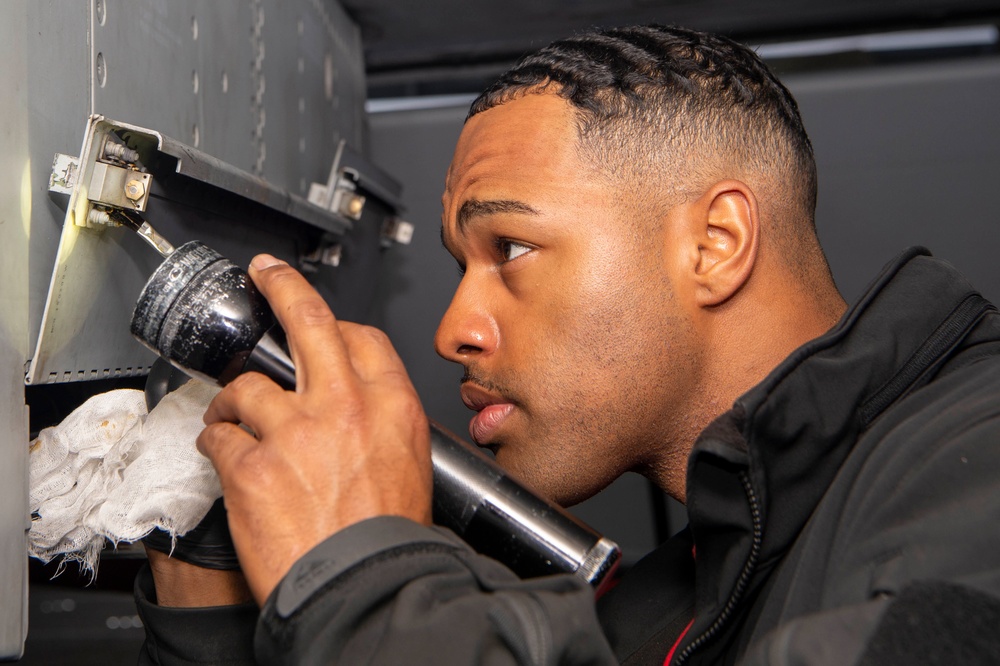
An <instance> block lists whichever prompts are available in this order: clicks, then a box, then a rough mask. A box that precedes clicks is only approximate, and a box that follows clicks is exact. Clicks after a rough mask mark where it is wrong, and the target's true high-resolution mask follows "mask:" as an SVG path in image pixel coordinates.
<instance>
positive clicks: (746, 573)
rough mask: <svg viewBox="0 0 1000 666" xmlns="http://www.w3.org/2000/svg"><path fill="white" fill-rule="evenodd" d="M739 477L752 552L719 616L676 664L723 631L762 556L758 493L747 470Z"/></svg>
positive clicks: (679, 664)
mask: <svg viewBox="0 0 1000 666" xmlns="http://www.w3.org/2000/svg"><path fill="white" fill-rule="evenodd" d="M739 479H740V483H742V484H743V492H745V493H746V496H747V501H748V502H749V503H750V518H751V520H752V521H753V540H752V541H751V544H750V554H749V555H747V559H746V562H744V563H743V570H742V571H740V577H739V578H738V579H737V580H736V586H735V587H734V588H733V591H732V593H731V594H730V595H729V600H728V601H726V605H725V606H724V607H723V608H722V612H721V613H719V616H718V617H717V618H715V621H714V622H712V624H711V626H709V628H708V629H706V630H705V631H704V632H703V633H702V634H701V635H700V636H698V637H697V638H696V639H694V640H693V641H691V643H689V644H688V646H687V647H686V648H684V651H683V652H681V653H680V655H679V656H678V657H677V661H676V662H674V666H682V665H683V664H684V663H685V662H686V661H687V660H688V659H690V658H691V655H693V654H694V653H695V652H696V651H697V650H699V649H701V648H702V647H703V646H704V645H706V644H707V643H708V642H709V641H711V640H712V639H713V638H715V637H716V636H717V635H718V634H719V633H720V632H721V631H722V629H723V628H724V627H725V625H726V623H727V622H728V621H729V619H730V618H731V617H732V615H733V612H734V611H735V610H736V606H737V605H738V604H739V603H740V599H742V598H743V593H744V592H745V591H746V588H747V584H749V582H750V577H751V576H753V573H754V569H756V568H757V560H758V558H759V557H760V546H761V542H762V541H763V534H764V526H763V524H762V520H761V515H760V503H759V501H758V500H757V493H756V492H754V489H753V485H752V484H751V483H750V476H749V474H747V472H745V471H744V472H740V473H739Z"/></svg>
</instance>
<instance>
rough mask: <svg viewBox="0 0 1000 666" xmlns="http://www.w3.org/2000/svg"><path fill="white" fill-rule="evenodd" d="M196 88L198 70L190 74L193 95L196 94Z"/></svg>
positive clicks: (197, 84)
mask: <svg viewBox="0 0 1000 666" xmlns="http://www.w3.org/2000/svg"><path fill="white" fill-rule="evenodd" d="M198 88H199V83H198V70H194V71H193V72H191V89H192V90H193V91H194V94H195V95H197V94H198Z"/></svg>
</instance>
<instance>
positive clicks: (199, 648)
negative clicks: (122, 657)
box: [135, 564, 259, 666]
mask: <svg viewBox="0 0 1000 666" xmlns="http://www.w3.org/2000/svg"><path fill="white" fill-rule="evenodd" d="M135 601H136V607H137V608H138V610H139V616H140V617H141V618H142V625H143V629H144V630H145V632H146V642H145V643H143V645H142V650H141V651H140V652H139V662H138V663H139V665H140V666H153V665H157V666H188V665H191V664H218V665H220V666H222V665H225V666H252V665H253V664H256V662H255V661H254V657H253V636H254V629H255V627H256V624H257V617H258V615H259V611H258V609H257V606H256V604H253V603H247V604H241V605H238V606H218V607H214V608H167V607H164V606H158V605H157V604H156V590H155V588H154V586H153V575H152V573H151V572H150V570H149V565H148V564H147V565H146V566H144V567H143V568H142V569H141V570H140V571H139V575H138V576H136V579H135Z"/></svg>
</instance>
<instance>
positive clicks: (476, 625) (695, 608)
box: [137, 250, 1000, 664]
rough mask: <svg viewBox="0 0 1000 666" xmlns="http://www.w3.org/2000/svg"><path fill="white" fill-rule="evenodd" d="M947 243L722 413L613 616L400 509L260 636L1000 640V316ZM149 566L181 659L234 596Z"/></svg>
mask: <svg viewBox="0 0 1000 666" xmlns="http://www.w3.org/2000/svg"><path fill="white" fill-rule="evenodd" d="M923 255H924V252H923V251H920V250H912V251H909V252H907V253H904V255H902V256H901V257H900V258H898V259H897V260H896V261H894V262H893V263H891V264H890V265H889V266H888V267H887V268H886V270H885V271H884V272H883V274H882V275H881V276H880V277H879V278H878V279H877V280H876V282H875V283H874V284H873V286H872V287H871V288H870V289H869V291H868V292H867V293H866V294H865V296H863V297H862V298H861V300H860V301H859V302H858V303H857V304H856V305H854V306H853V307H852V308H851V309H850V310H849V311H848V313H847V314H846V315H845V316H844V318H843V319H842V320H841V322H840V323H839V324H838V325H837V326H836V327H835V328H834V329H832V330H831V331H830V332H828V333H827V334H825V335H824V336H822V337H820V338H817V339H816V340H813V341H812V342H810V343H808V344H806V345H804V346H803V347H801V348H800V349H798V350H796V351H795V352H794V353H793V354H792V355H791V356H790V357H789V358H788V359H786V360H785V361H784V362H783V363H782V364H781V365H780V366H779V367H778V368H776V369H775V370H774V371H773V372H772V373H771V374H770V375H769V376H768V377H767V379H765V380H764V381H763V382H762V383H761V384H759V385H758V386H756V387H754V388H753V389H752V390H751V391H749V392H748V393H747V394H746V395H744V396H743V397H741V398H740V399H739V400H738V401H737V402H736V404H735V405H734V407H733V409H732V410H731V411H729V412H727V413H726V414H724V415H723V416H722V417H720V418H719V419H718V420H716V421H715V422H714V423H713V424H712V425H711V426H709V427H708V428H707V429H706V430H705V432H704V433H703V434H702V436H701V437H700V438H699V440H698V442H697V443H696V445H695V447H694V450H693V452H692V455H691V458H690V461H689V469H688V489H687V491H688V496H687V499H688V505H687V509H688V515H689V520H690V527H689V530H686V531H685V532H684V533H682V534H681V535H678V537H675V538H674V539H672V540H670V541H669V542H667V543H666V544H664V546H662V547H661V548H659V549H657V550H656V551H654V552H653V553H652V554H650V555H649V556H648V557H647V558H645V559H644V560H643V561H642V562H640V563H639V565H637V566H636V567H635V568H634V569H633V570H632V571H630V572H629V574H628V575H627V576H626V577H625V578H624V579H623V581H622V583H621V584H620V585H619V586H618V587H617V588H616V589H614V590H613V591H612V592H610V593H609V594H607V595H606V596H605V597H604V598H602V599H601V601H600V602H599V609H598V610H599V616H600V619H599V620H598V618H597V616H596V615H595V612H594V605H593V604H592V603H591V601H590V594H589V590H587V589H586V588H585V587H584V586H583V585H582V584H580V583H578V582H577V581H576V580H574V579H573V578H571V577H566V576H563V577H552V578H546V579H535V580H530V581H519V580H517V579H516V578H515V577H514V576H513V575H512V574H511V573H510V572H509V571H507V570H506V569H505V568H503V567H502V566H500V565H498V564H496V563H495V562H493V561H491V560H488V559H486V558H482V557H479V556H476V555H474V554H472V553H471V552H470V551H469V550H468V549H467V548H465V547H464V545H463V544H462V543H461V542H459V541H458V540H457V539H455V538H454V537H453V536H452V535H450V534H447V533H443V532H440V531H437V530H433V529H427V528H422V527H419V526H416V525H414V524H412V523H408V522H406V521H403V520H401V519H393V518H380V519H374V520H371V521H366V522H365V523H361V524H359V525H356V526H354V527H352V528H349V529H348V530H345V531H344V532H342V533H340V534H338V535H335V536H333V537H331V538H330V539H329V540H327V541H326V542H324V543H323V544H321V545H320V546H318V547H317V548H316V549H314V550H313V551H312V552H310V553H309V554H307V555H306V556H305V557H304V558H303V559H302V560H300V561H299V562H298V563H296V565H295V567H293V569H292V571H291V572H290V573H289V575H288V576H287V577H286V578H285V579H284V580H283V581H282V583H281V584H280V585H279V587H278V589H277V590H276V591H275V593H274V594H273V595H272V597H271V598H270V599H269V600H268V602H267V604H266V605H265V607H264V609H263V611H262V613H261V616H260V620H259V623H258V626H257V631H256V638H255V642H256V650H257V657H258V659H259V660H260V661H261V663H269V664H270V663H345V664H356V663H387V664H393V663H404V662H405V663H540V664H548V663H552V664H555V663H568V664H590V663H610V662H612V661H614V660H615V659H616V658H617V659H618V660H622V661H626V662H629V663H657V664H660V663H663V660H664V657H665V656H666V655H668V654H672V662H671V663H673V664H681V663H736V662H737V661H741V662H742V663H749V664H765V663H768V664H802V663H809V664H850V663H873V664H874V663H913V662H923V663H935V660H937V661H936V663H977V662H978V663H1000V648H998V644H997V641H996V639H994V638H993V637H994V635H995V634H996V633H997V632H996V627H997V626H1000V524H998V521H997V519H998V518H1000V316H998V315H997V313H996V311H995V310H994V308H993V307H992V306H991V305H990V304H989V303H988V302H986V301H985V300H984V299H983V298H982V297H981V296H979V295H978V294H977V293H976V292H975V291H974V290H973V289H972V288H971V287H970V286H969V285H968V283H967V282H966V281H965V280H964V279H963V278H962V277H961V276H959V275H958V274H957V273H956V272H955V271H954V270H953V269H951V268H950V267H948V266H947V265H946V264H944V263H942V262H939V261H937V260H935V259H931V258H929V257H927V256H923ZM140 583H141V584H140V585H138V586H137V592H138V596H139V606H140V611H141V612H142V614H143V618H144V621H145V622H146V626H147V633H148V636H149V640H148V642H147V648H148V652H147V653H146V654H147V655H149V654H152V653H153V652H156V653H157V654H158V659H159V660H160V663H164V664H166V663H192V661H194V659H193V657H194V656H195V654H196V653H197V652H198V650H199V648H198V647H197V642H198V640H201V639H199V638H198V636H197V633H196V632H193V633H191V634H190V635H189V636H188V639H189V640H182V641H178V640H176V636H175V634H176V632H177V631H178V629H177V628H176V622H177V618H178V617H182V618H189V619H190V618H193V617H195V616H197V615H198V614H199V613H201V617H202V618H203V619H202V621H201V622H197V621H195V620H191V621H192V622H193V623H194V624H193V625H192V627H193V626H194V625H195V624H197V625H200V626H202V627H210V626H212V625H213V622H214V621H213V620H210V619H205V618H210V617H212V614H213V613H214V614H215V616H217V617H219V618H225V617H231V615H226V614H227V613H228V612H229V611H226V610H225V609H216V610H209V611H191V612H187V613H185V612H176V611H175V612H174V615H173V616H172V620H173V623H174V629H173V631H172V632H171V630H169V629H168V628H167V627H168V624H167V623H165V622H161V621H160V619H159V618H158V614H164V613H166V611H165V609H160V608H158V607H156V606H155V605H152V604H150V603H149V602H148V601H147V600H146V599H145V598H144V596H143V595H144V594H148V592H149V587H148V586H149V582H148V580H146V581H145V583H142V581H140ZM143 585H145V588H143ZM143 589H145V590H146V591H145V593H144V592H143ZM598 622H599V623H600V624H599V623H598ZM689 623H690V626H688V625H689ZM218 626H220V627H221V626H223V625H222V624H220V625H218ZM229 626H230V628H231V630H232V631H233V639H234V640H237V641H238V640H243V641H244V644H243V649H244V650H246V648H247V647H248V646H247V645H246V642H245V636H246V635H247V632H246V630H245V629H243V630H237V629H236V627H238V626H239V623H236V622H231V623H230V625H229ZM602 630H603V634H602ZM241 631H242V633H241ZM679 636H680V638H679V640H678V637H679ZM215 637H216V639H217V640H218V641H221V642H225V641H227V640H228V639H227V638H225V637H224V636H223V635H221V634H216V636H215ZM241 637H242V638H241ZM168 642H170V643H171V645H170V647H169V650H167V649H165V648H164V647H163V646H164V645H165V644H166V643H168ZM185 650H187V652H185ZM226 654H228V655H230V656H232V657H233V658H234V660H238V659H239V658H244V657H248V653H247V652H243V653H242V654H240V653H238V652H236V651H234V650H230V651H229V652H227V653H226ZM175 658H176V659H175ZM154 663H155V662H154ZM230 663H236V662H235V661H234V662H230Z"/></svg>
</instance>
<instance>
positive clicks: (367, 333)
mask: <svg viewBox="0 0 1000 666" xmlns="http://www.w3.org/2000/svg"><path fill="white" fill-rule="evenodd" d="M345 332H346V333H347V334H348V335H351V336H353V337H354V339H355V340H357V341H359V342H361V343H363V344H366V345H370V346H372V347H381V348H391V347H392V343H391V342H390V341H389V336H388V335H386V334H385V332H384V331H383V330H381V329H379V328H375V327H374V326H364V325H361V324H353V325H351V326H350V327H349V328H348V329H347V331H345Z"/></svg>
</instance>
